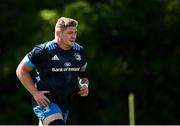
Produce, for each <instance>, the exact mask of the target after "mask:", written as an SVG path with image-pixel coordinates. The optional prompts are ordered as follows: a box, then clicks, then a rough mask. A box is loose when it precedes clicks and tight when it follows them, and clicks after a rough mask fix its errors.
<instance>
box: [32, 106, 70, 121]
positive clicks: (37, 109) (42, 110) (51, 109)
mask: <svg viewBox="0 0 180 126" xmlns="http://www.w3.org/2000/svg"><path fill="white" fill-rule="evenodd" d="M33 111H34V113H35V114H36V116H37V117H38V118H39V120H40V121H41V122H43V121H44V119H45V118H46V117H48V116H50V115H52V114H55V113H60V114H62V115H63V120H64V123H66V121H67V117H68V113H69V111H68V110H67V111H66V112H65V113H63V112H62V111H61V109H60V107H59V106H58V105H57V104H55V103H50V104H49V105H48V106H47V107H44V106H40V105H36V106H34V107H33Z"/></svg>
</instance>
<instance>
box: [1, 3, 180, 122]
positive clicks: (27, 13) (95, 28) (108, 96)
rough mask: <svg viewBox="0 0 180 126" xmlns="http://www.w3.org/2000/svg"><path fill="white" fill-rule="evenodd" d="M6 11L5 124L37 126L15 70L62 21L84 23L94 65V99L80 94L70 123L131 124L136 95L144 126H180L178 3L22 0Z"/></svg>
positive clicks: (82, 38)
mask: <svg viewBox="0 0 180 126" xmlns="http://www.w3.org/2000/svg"><path fill="white" fill-rule="evenodd" d="M0 8H1V9H0V12H1V20H0V26H1V31H0V33H1V38H0V39H1V47H0V61H1V62H0V66H1V72H0V83H1V88H0V91H1V95H0V99H1V108H3V109H2V111H1V113H0V123H2V124H26V123H28V124H36V123H37V120H36V117H35V116H34V115H33V112H32V110H31V103H30V99H31V96H30V94H29V93H28V92H27V91H26V90H25V88H24V87H23V86H22V85H21V84H20V82H19V81H18V79H17V77H16V75H15V69H16V67H17V65H18V63H19V62H20V60H21V59H22V58H23V56H24V55H25V54H26V53H27V52H28V51H30V49H31V48H32V47H33V46H34V45H35V44H39V43H42V42H45V41H48V40H51V39H53V37H54V24H55V22H56V20H57V18H59V17H60V16H67V17H72V18H75V19H77V20H78V21H79V27H78V29H79V31H78V39H77V42H79V43H80V44H82V45H83V46H84V47H85V48H86V54H87V57H88V61H89V63H88V66H89V72H90V74H89V77H90V84H91V85H90V94H89V96H88V97H87V98H80V97H78V96H76V97H75V100H74V104H73V106H74V107H73V109H72V115H70V117H71V120H70V123H73V124H79V123H81V124H128V123H129V120H128V102H127V96H128V94H129V93H130V92H133V93H134V94H135V113H136V123H137V124H179V123H180V121H179V115H180V112H179V111H178V110H179V107H178V106H179V103H178V102H177V99H178V96H179V89H180V85H179V63H180V59H179V57H180V46H179V34H178V33H179V27H180V23H179V21H180V16H179V13H180V7H179V1H178V0H146V1H143V0H138V1H133V0H108V1H82V0H77V1H76V2H74V1H65V0H61V1H56V0H51V1H50V0H47V1H43V2H42V1H35V0H31V1H22V0H16V1H6V2H5V1H2V2H1V4H0Z"/></svg>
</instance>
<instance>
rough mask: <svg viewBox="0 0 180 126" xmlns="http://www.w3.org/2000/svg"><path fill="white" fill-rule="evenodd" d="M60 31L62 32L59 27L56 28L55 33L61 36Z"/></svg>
mask: <svg viewBox="0 0 180 126" xmlns="http://www.w3.org/2000/svg"><path fill="white" fill-rule="evenodd" d="M61 33H62V32H61V29H60V28H57V29H56V33H55V34H56V36H58V37H60V36H61Z"/></svg>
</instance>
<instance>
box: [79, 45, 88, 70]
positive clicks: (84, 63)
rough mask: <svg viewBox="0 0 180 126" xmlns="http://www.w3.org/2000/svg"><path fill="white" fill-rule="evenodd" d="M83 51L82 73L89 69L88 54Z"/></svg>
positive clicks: (82, 49)
mask: <svg viewBox="0 0 180 126" xmlns="http://www.w3.org/2000/svg"><path fill="white" fill-rule="evenodd" d="M81 51H82V56H83V61H82V65H81V68H80V71H81V72H83V71H85V70H86V68H87V59H86V54H85V51H84V48H83V47H81Z"/></svg>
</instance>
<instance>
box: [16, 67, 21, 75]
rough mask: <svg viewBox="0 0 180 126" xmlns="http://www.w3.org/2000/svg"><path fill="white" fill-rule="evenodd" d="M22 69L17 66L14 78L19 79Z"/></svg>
mask: <svg viewBox="0 0 180 126" xmlns="http://www.w3.org/2000/svg"><path fill="white" fill-rule="evenodd" d="M21 71H22V67H20V66H18V67H17V69H16V76H17V77H18V78H19V77H20V76H21Z"/></svg>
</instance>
